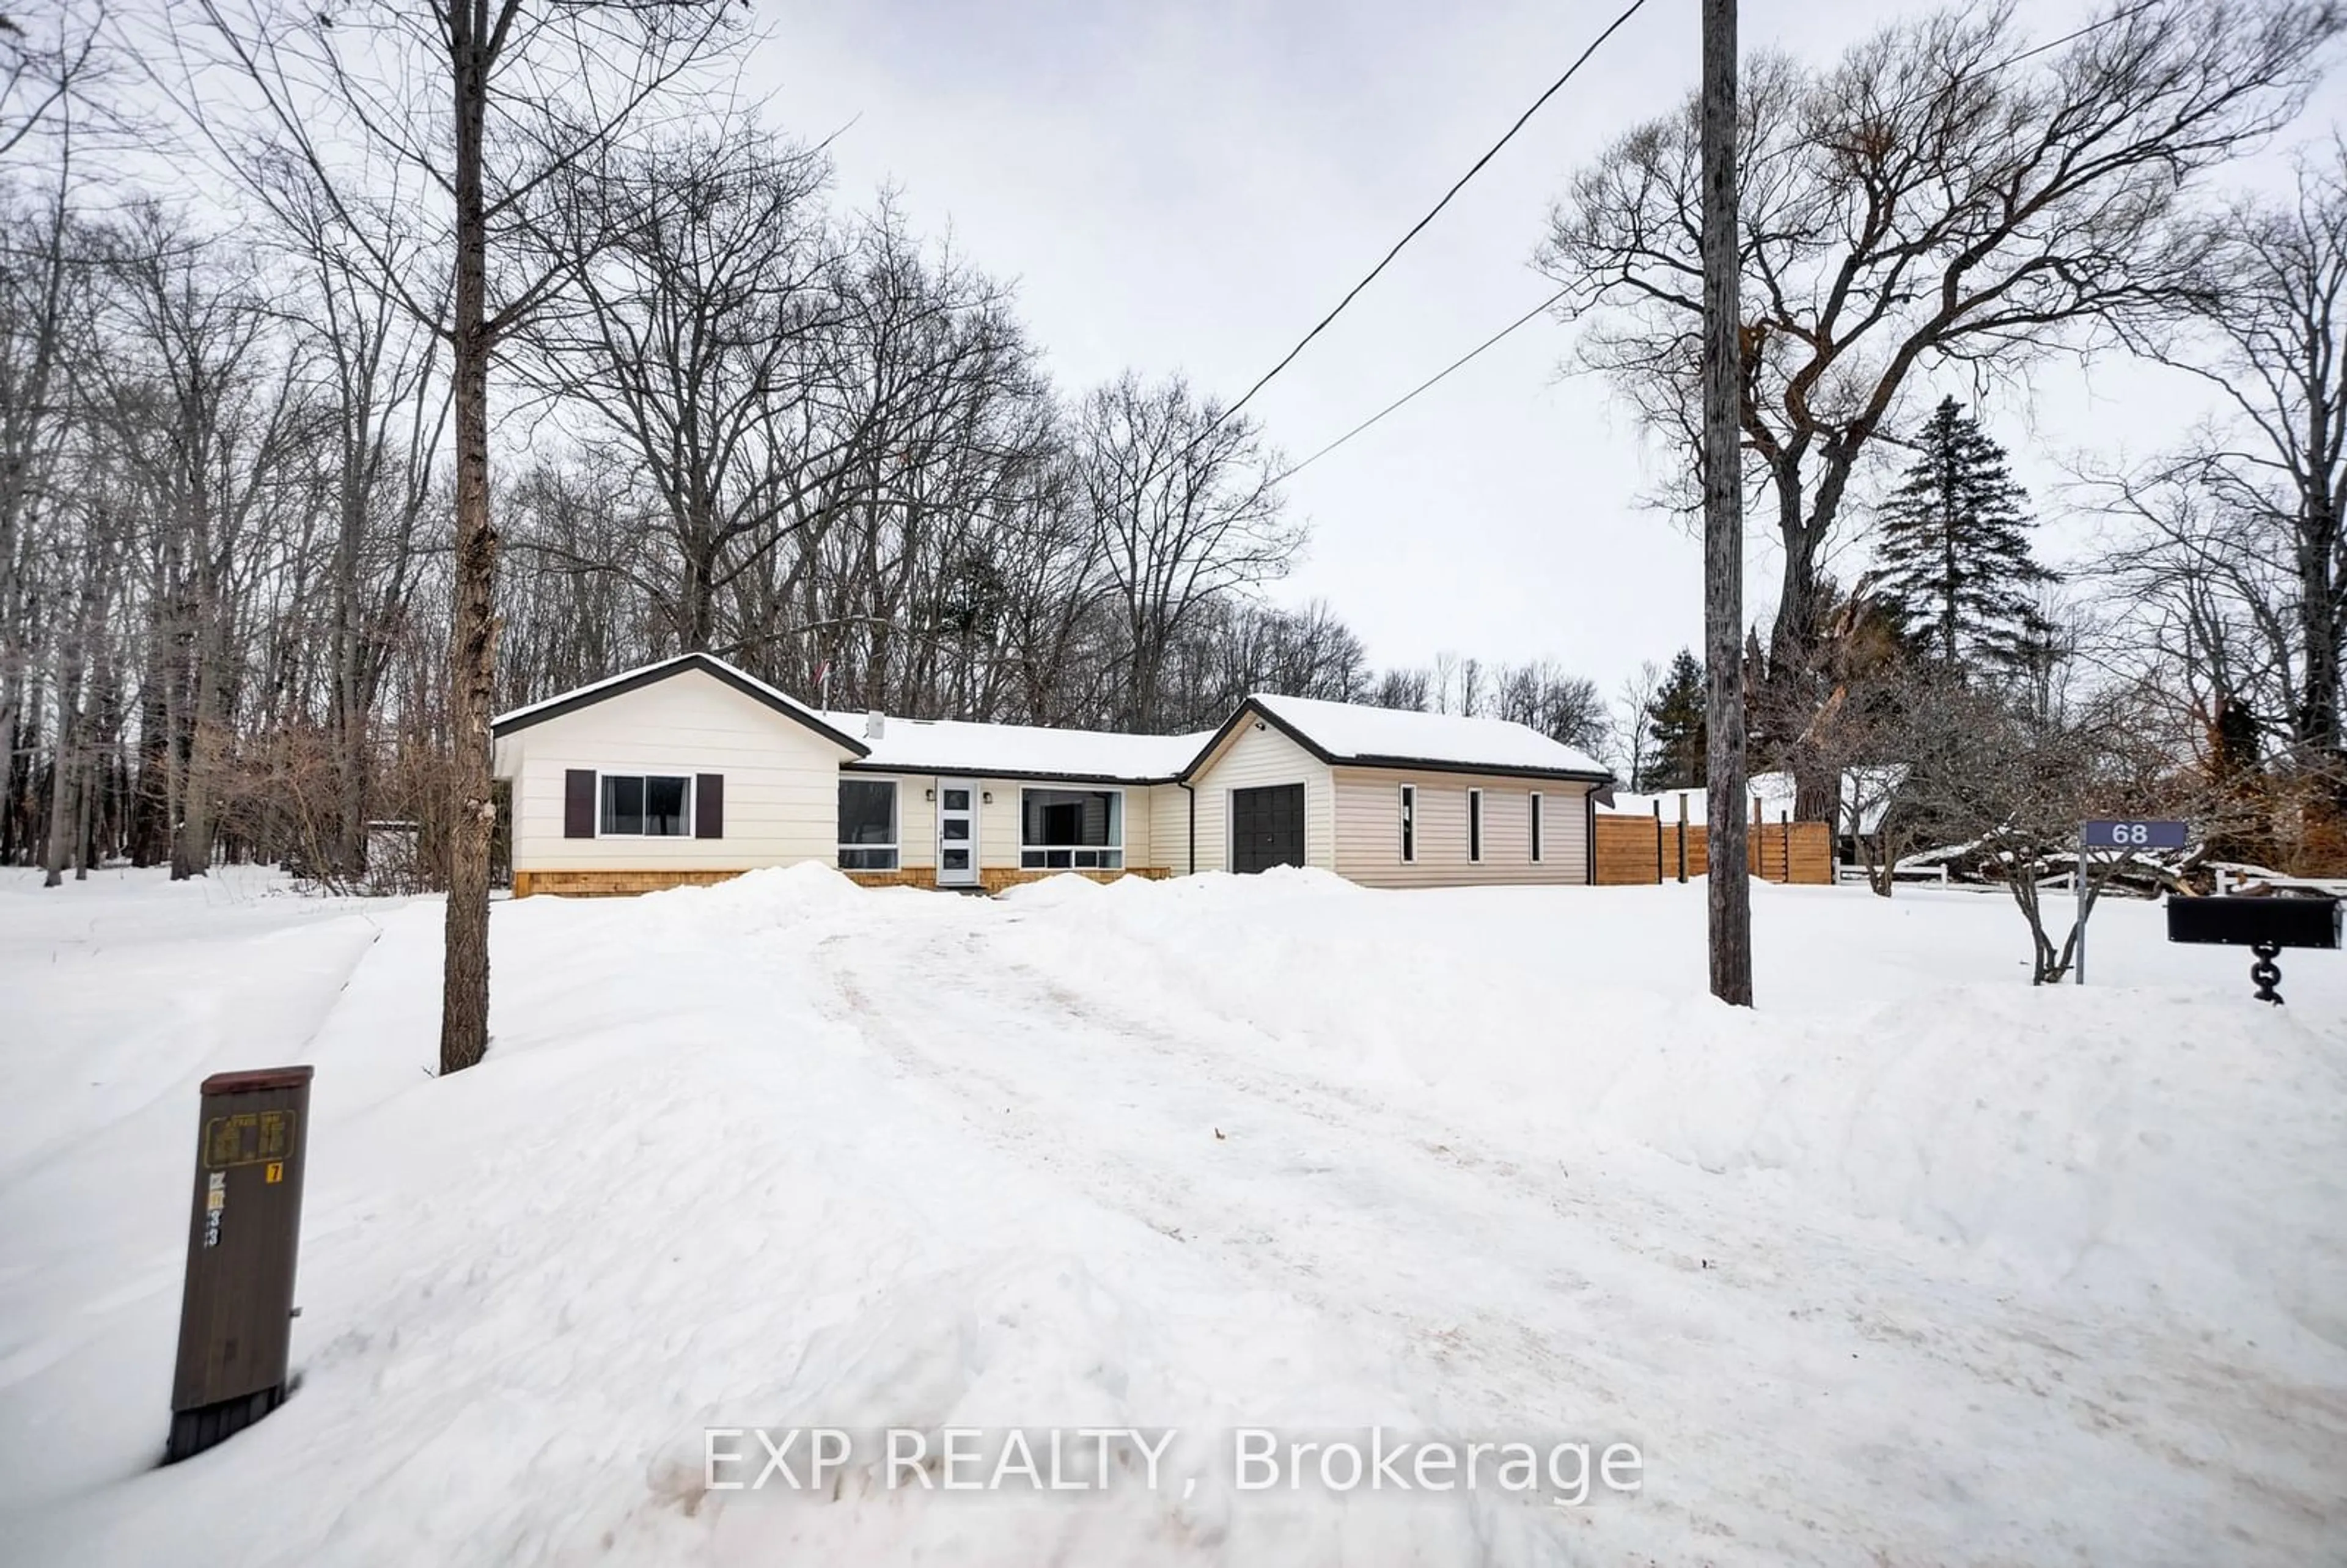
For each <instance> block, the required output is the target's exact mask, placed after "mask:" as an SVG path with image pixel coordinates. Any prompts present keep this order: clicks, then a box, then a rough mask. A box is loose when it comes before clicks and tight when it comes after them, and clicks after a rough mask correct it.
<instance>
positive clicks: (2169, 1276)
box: [0, 867, 2347, 1568]
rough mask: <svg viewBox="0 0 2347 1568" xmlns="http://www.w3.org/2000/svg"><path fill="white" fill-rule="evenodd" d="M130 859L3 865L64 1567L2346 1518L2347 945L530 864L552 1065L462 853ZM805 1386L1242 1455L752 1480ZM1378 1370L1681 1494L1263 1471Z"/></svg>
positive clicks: (1888, 1533) (1947, 1547)
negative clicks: (406, 890)
mask: <svg viewBox="0 0 2347 1568" xmlns="http://www.w3.org/2000/svg"><path fill="white" fill-rule="evenodd" d="M0 891H8V892H13V891H15V889H13V888H10V887H8V886H7V885H6V884H5V883H0ZM63 891H65V892H66V894H67V897H65V898H61V899H60V898H49V899H46V900H36V899H34V898H31V897H24V898H13V897H10V898H0V986H5V987H6V988H7V994H9V995H10V996H12V997H19V998H23V999H26V1005H25V1007H24V1008H23V1009H22V1011H21V1012H20V1014H19V1015H18V1016H17V1017H16V1018H15V1019H14V1020H11V1038H10V1039H9V1040H8V1047H9V1049H8V1050H7V1051H6V1052H5V1053H0V1071H5V1072H6V1073H7V1074H8V1076H7V1078H6V1080H5V1085H0V1086H5V1089H6V1090H7V1091H8V1092H9V1093H10V1095H11V1097H12V1103H14V1104H15V1105H16V1106H17V1107H18V1109H19V1113H20V1117H21V1119H22V1121H23V1122H24V1124H25V1125H26V1126H27V1127H30V1128H35V1129H39V1130H40V1132H39V1134H38V1135H37V1136H36V1138H35V1140H34V1141H33V1142H32V1143H30V1144H27V1145H25V1146H23V1147H22V1149H21V1150H18V1151H13V1152H12V1156H13V1157H8V1158H0V1186H4V1187H5V1196H6V1198H7V1200H8V1204H9V1209H10V1213H11V1214H12V1215H13V1216H15V1217H14V1220H13V1222H12V1226H11V1228H10V1230H9V1231H8V1233H7V1234H6V1236H5V1241H0V1537H5V1539H7V1540H10V1541H12V1542H17V1543H18V1544H17V1545H16V1546H15V1548H13V1549H12V1550H13V1551H14V1552H15V1553H18V1554H21V1555H22V1556H23V1557H24V1558H25V1560H26V1561H93V1562H109V1563H111V1562H123V1563H137V1562H149V1561H159V1560H162V1559H163V1558H165V1557H166V1556H167V1555H168V1556H177V1555H182V1554H195V1555H210V1554H213V1553H227V1552H230V1551H234V1552H236V1553H238V1554H239V1560H240V1561H241V1562H242V1563H247V1564H250V1565H251V1568H270V1565H273V1564H278V1563H285V1564H292V1563H411V1562H417V1561H456V1562H477V1561H491V1562H503V1561H531V1562H548V1563H554V1562H569V1561H583V1560H587V1559H590V1558H591V1559H594V1560H596V1561H599V1562H610V1563H620V1564H634V1563H641V1564H653V1563H660V1564H669V1563H743V1564H749V1563H772V1562H774V1561H777V1560H788V1559H792V1558H804V1559H805V1560H808V1561H817V1562H841V1563H887V1562H913V1561H932V1562H934V1561H946V1560H950V1561H956V1562H963V1561H968V1562H976V1563H1005V1564H1010V1563H1020V1564H1023V1563H1032V1562H1036V1561H1055V1560H1071V1561H1110V1562H1117V1563H1232V1564H1246V1565H1250V1568H1252V1565H1255V1564H1264V1563H1443V1564H1448V1563H1471V1562H1491V1563H1538V1562H1557V1563H1574V1562H1604V1563H1612V1562H1623V1561H1638V1560H1658V1561H1665V1562H1685V1561H1704V1560H1718V1561H1728V1560H1733V1561H1736V1562H1738V1563H1745V1562H1749V1563H1810V1562H1822V1563H1846V1562H1853V1561H1859V1562H1862V1561H1870V1560H1879V1561H1893V1562H1918V1561H1946V1562H1957V1561H1983V1562H1985V1561H2004V1562H2015V1561H2025V1562H2046V1561H2092V1562H2185V1561H2224V1562H2228V1563H2269V1562H2270V1563H2304V1562H2309V1561H2317V1560H2321V1558H2322V1557H2323V1556H2324V1554H2325V1553H2327V1552H2328V1551H2329V1549H2330V1546H2331V1545H2332V1543H2334V1542H2335V1541H2336V1540H2337V1539H2338V1538H2339V1532H2340V1531H2341V1530H2342V1528H2347V1504H2342V1501H2341V1499H2340V1498H2339V1496H2338V1492H2337V1486H2336V1480H2337V1472H2336V1460H2337V1456H2338V1454H2339V1453H2340V1452H2341V1451H2347V1415H2342V1412H2347V1349H2342V1346H2347V1333H2342V1319H2341V1308H2340V1307H2339V1303H2341V1302H2342V1301H2347V1271H2342V1255H2341V1238H2340V1235H2339V1227H2338V1225H2337V1216H2338V1214H2340V1213H2342V1212H2347V1122H2342V1108H2347V1079H2342V1067H2341V1063H2342V1061H2347V1058H2342V1050H2341V1048H2342V1045H2347V1021H2342V1020H2347V973H2342V966H2341V965H2340V964H2338V963H2337V962H2336V961H2333V962H2332V963H2331V964H2329V965H2327V966H2326V965H2325V964H2324V963H2323V962H2322V960H2321V958H2320V957H2317V956H2310V957H2308V958H2306V959H2305V960H2304V961H2303V962H2302V963H2294V964H2292V965H2291V966H2289V968H2290V979H2288V980H2287V981H2286V982H2285V987H2284V989H2285V991H2286V992H2287V993H2288V994H2290V995H2291V1000H2292V1006H2291V1008H2290V1009H2288V1010H2287V1011H2285V1012H2275V1011H2273V1010H2271V1009H2259V1008H2257V1007H2255V1006H2254V1005H2253V1004H2251V1003H2250V1002H2249V1001H2248V999H2247V997H2246V991H2247V985H2246V981H2245V979H2243V977H2242V976H2241V975H2240V973H2239V968H2240V964H2239V961H2238V960H2239V956H2238V955H2234V954H2230V953H2202V952H2187V951H2182V950H2177V949H2169V948H2166V947H2165V946H2164V945H2163V944H2162V943H2161V942H2160V941H2159V940H2158V937H2157V910H2156V909H2154V908H2152V907H2149V906H2121V907H2114V908H2106V911H2105V912H2104V913H2103V914H2100V915H2098V916H2097V918H2096V974H2097V976H2098V983H2097V985H2096V986H2095V987H2093V988H2088V989H2083V990H2034V989H2032V988H2030V987H2029V986H2028V985H2027V984H2026V968H2025V965H2024V961H2023V960H2024V958H2025V948H2024V944H2023V943H2022V941H2021V940H2020V937H2019V930H2020V927H2019V923H2018V922H2017V920H2015V919H2014V917H2013V915H2012V913H2011V911H2010V910H2009V909H2008V908H2006V907H2004V905H2003V903H2002V901H1999V900H1991V899H1983V898H1979V897H1970V896H1966V895H1962V894H1923V895H1914V894H1911V893H1910V892H1908V891H1905V890H1902V891H1901V895H1900V897H1898V898H1897V899H1895V900H1892V901H1890V902H1887V903H1886V902H1884V901H1882V900H1878V899H1875V898H1873V897H1870V896H1868V895H1866V894H1864V893H1861V892H1857V891H1845V890H1837V889H1806V888H1794V889H1783V888H1761V889H1756V897H1757V900H1758V909H1757V930H1758V942H1759V954H1758V966H1757V967H1758V973H1759V976H1760V985H1761V1000H1762V1003H1763V1010H1761V1011H1759V1012H1758V1013H1746V1012H1739V1011H1734V1010H1731V1009H1723V1008H1720V1007H1717V1005H1715V1004H1713V1003H1711V1002H1710V1001H1708V1000H1707V999H1705V998H1704V997H1703V995H1702V969H1701V965H1702V958H1701V949H1700V932H1701V928H1702V914H1703V911H1702V888H1701V887H1700V886H1693V887H1689V888H1685V889H1681V888H1676V887H1661V888H1643V889H1640V888H1633V889H1618V890H1614V889H1607V890H1593V889H1579V888H1566V889H1477V890H1465V891H1460V892H1455V893H1427V894H1389V893H1371V892H1367V891H1364V890H1362V889H1359V888H1356V887H1354V886H1351V885H1349V884H1346V883H1342V882H1340V881H1338V880H1337V879H1336V878H1333V877H1330V876H1327V875H1325V874H1320V873H1310V872H1281V873H1275V874H1270V875H1266V876H1262V877H1256V878H1239V877H1229V876H1201V877H1195V878H1184V879H1180V880H1177V881H1174V882H1172V883H1164V884H1152V883H1147V882H1143V881H1142V880H1140V879H1137V878H1128V879H1125V880H1123V881H1121V882H1118V883H1113V884H1110V885H1107V886H1094V885H1092V884H1091V883H1089V882H1087V881H1085V880H1084V879H1081V878H1074V877H1066V878H1053V879H1050V880H1047V881H1045V882H1042V883H1039V884H1035V885H1032V886H1028V887H1024V888H1021V889H1020V890H1018V891H1017V892H1016V893H1015V894H1014V895H1013V896H1010V897H1005V898H1002V899H999V900H985V899H969V898H951V897H937V896H934V895H924V894H918V893H914V892H909V891H903V890H887V891H880V892H872V891H867V890H864V889H860V888H857V887H856V886H854V885H853V884H851V883H849V882H848V881H847V880H846V878H844V877H841V876H837V875H836V874H835V873H832V872H829V871H825V870H822V869H820V868H808V867H801V868H795V869H793V870H789V871H778V872H767V873H759V874H755V875H753V876H744V877H742V878H739V879H736V880H734V881H733V882H729V883H725V884H723V885H720V886H713V887H709V888H698V889H681V890H678V891H676V892H673V893H668V894H661V895H656V896H652V897H644V898H640V899H632V900H620V899H613V900H578V901H570V900H562V899H530V900H527V901H523V902H519V903H512V904H501V905H500V906H498V907H497V913H496V917H495V919H494V922H493V935H494V938H495V951H494V964H495V968H494V977H495V979H494V985H495V995H496V1004H495V1013H494V1015H493V1018H492V1030H493V1035H494V1040H493V1046H492V1050H491V1052H490V1054H489V1057H488V1059H487V1061H485V1062H484V1063H483V1064H482V1065H481V1066H479V1067H478V1068H476V1069H474V1070H472V1071H467V1072H466V1073H464V1074H462V1075H460V1076H457V1077H455V1078H451V1079H448V1080H446V1081H440V1080H436V1079H434V1078H432V1077H431V1076H430V1075H429V1070H430V1067H431V1065H432V1060H433V1038H434V1028H435V1024H436V1014H437V995H436V975H437V966H438V951H437V937H438V926H439V920H440V914H441V912H440V909H439V907H438V906H437V905H436V904H435V903H433V902H430V901H419V902H416V903H414V904H409V905H405V906H400V905H361V904H357V903H354V902H343V901H333V900H298V899H290V900H269V901H267V903H266V904H265V905H261V906H257V907H251V908H248V909H245V910H244V911H242V912H241V913H231V914H229V915H226V916H222V915H220V913H218V912H216V911H212V910H210V909H208V908H206V907H203V906H201V905H200V904H195V903H185V902H184V901H185V900H186V899H187V896H186V895H184V894H181V893H179V892H176V891H174V892H169V893H163V892H159V891H156V890H154V889H152V888H149V887H145V886H140V885H139V884H138V882H137V881H136V880H135V879H133V880H132V881H130V882H127V883H125V884H124V885H123V886H122V887H121V888H120V889H118V890H116V891H113V892H108V891H105V890H98V889H84V890H82V893H81V894H80V895H78V896H77V895H75V894H74V891H73V890H71V889H67V890H63ZM183 904H184V907H183ZM93 932H95V933H96V935H97V940H96V941H95V942H93V941H91V940H90V939H89V938H90V936H91V934H92V933H93ZM2104 982H2107V983H2104ZM279 1060H306V1061H314V1062H316V1064H317V1067H318V1077H317V1087H316V1094H315V1099H314V1101H313V1126H312V1132H311V1140H312V1142H311V1168H310V1177H309V1180H310V1186H309V1189H308V1194H307V1210H306V1213H305V1216H304V1239H303V1254H302V1289H301V1298H302V1307H303V1316H302V1320H301V1323H300V1324H299V1326H298V1327H297V1333H296V1338H295V1346H296V1348H295V1360H296V1366H297V1369H298V1371H299V1374H300V1376H301V1378H302V1383H301V1388H300V1390H299V1392H298V1393H297V1395H296V1396H295V1398H294V1399H292V1400H291V1401H290V1402H289V1403H288V1404H287V1405H286V1406H285V1408H284V1409H282V1410H281V1411H279V1412H278V1413H277V1414H275V1415H273V1416H272V1417H271V1418H270V1419H268V1420H267V1421H265V1422H263V1423H261V1425H260V1426H259V1427H256V1428H255V1429H253V1430H251V1431H250V1432H247V1433H244V1434H241V1435H240V1436H239V1437H238V1438H237V1439H235V1440H232V1441H231V1442H230V1443H228V1444H226V1445H224V1446H222V1447H221V1448H220V1449H219V1450H214V1451H213V1452H211V1453H209V1454H206V1455H204V1456H201V1457H200V1458H199V1459H198V1460H193V1461H190V1462H189V1463H187V1464H184V1465H180V1466H176V1467H173V1468H171V1469H169V1470H156V1469H152V1468H150V1467H151V1465H152V1461H153V1460H154V1458H155V1455H156V1450H158V1448H159V1443H160V1439H161V1435H162V1430H163V1426H164V1414H165V1412H164V1410H163V1393H164V1390H165V1389H166V1388H167V1387H168V1381H169V1357H170V1354H171V1343H172V1326H173V1321H174V1318H175V1316H176V1312H177V1307H178V1286H179V1261H180V1255H181V1249H182V1247H183V1246H184V1237H185V1225H186V1215H185V1211H184V1204H185V1203H186V1170H185V1161H186V1149H187V1142H188V1132H189V1129H188V1126H187V1123H188V1122H189V1121H190V1120H191V1118H192V1107H193V1084H194V1081H196V1079H197V1078H199V1077H200V1075H201V1074H202V1073H203V1072H205V1071H212V1070H216V1069H218V1068H220V1067H227V1066H251V1065H256V1064H259V1063H261V1062H264V1061H279ZM800 1423H809V1424H823V1425H826V1426H837V1427H844V1428H848V1429H851V1430H873V1429H879V1428H890V1427H903V1428H910V1429H914V1430H919V1431H921V1432H924V1433H928V1434H930V1435H932V1436H933V1437H934V1436H936V1435H938V1434H941V1433H942V1431H943V1430H944V1429H946V1428H947V1427H949V1426H954V1427H958V1426H964V1425H968V1426H977V1427H983V1428H988V1429H993V1430H1001V1429H1005V1428H1011V1427H1020V1428H1035V1429H1040V1428H1046V1427H1056V1428H1062V1429H1071V1428H1075V1427H1080V1426H1102V1427H1133V1428H1140V1429H1147V1430H1164V1429H1178V1430H1179V1432H1180V1433H1181V1436H1180V1438H1179V1440H1178V1443H1177V1446H1176V1447H1175V1449H1174V1450H1173V1451H1172V1453H1171V1454H1170V1455H1169V1457H1168V1459H1167V1460H1166V1463H1167V1466H1168V1473H1169V1475H1171V1476H1178V1477H1181V1478H1183V1480H1184V1482H1185V1483H1188V1482H1194V1485H1192V1484H1184V1485H1180V1486H1176V1485H1171V1484H1169V1485H1167V1486H1165V1487H1163V1488H1161V1489H1158V1490H1151V1489H1149V1488H1147V1487H1146V1486H1143V1485H1138V1484H1129V1483H1130V1482H1131V1481H1132V1480H1133V1475H1134V1474H1136V1473H1137V1472H1136V1471H1133V1465H1134V1464H1135V1463H1137V1461H1136V1460H1134V1459H1133V1457H1132V1455H1131V1454H1130V1453H1129V1452H1128V1453H1126V1454H1125V1455H1124V1456H1123V1457H1122V1459H1120V1460H1118V1461H1117V1462H1118V1464H1119V1465H1120V1466H1121V1467H1122V1470H1121V1472H1120V1473H1121V1474H1122V1475H1123V1477H1124V1480H1125V1481H1126V1482H1128V1484H1119V1485H1116V1486H1113V1487H1112V1488H1111V1489H1110V1490H1108V1491H1103V1492H1100V1493H1094V1494H1085V1495H1083V1496H1081V1497H1054V1496H1050V1495H1043V1496H1036V1495H1031V1494H1002V1495H985V1496H969V1495H949V1494H945V1493H942V1492H933V1491H919V1490H907V1489H902V1488H900V1489H894V1490H892V1489H889V1488H887V1487H886V1486H884V1485H882V1484H880V1482H879V1478H878V1477H877V1476H876V1472H875V1471H872V1470H871V1469H869V1468H861V1469H856V1470H854V1471H851V1472H850V1473H849V1474H848V1475H847V1476H846V1477H845V1478H843V1479H842V1481H841V1484H840V1487H839V1488H838V1490H837V1492H836V1494H835V1495H827V1496H825V1497H824V1498H821V1499H806V1498H792V1497H790V1496H787V1495H783V1494H775V1493H755V1494H753V1493H734V1492H716V1491H709V1490H707V1489H706V1488H705V1487H704V1485H703V1484H702V1482H703V1473H702V1460H703V1444H704V1441H705V1438H704V1432H705V1430H707V1429H709V1428H711V1427H712V1426H714V1427H727V1426H737V1425H738V1426H752V1425H755V1426H761V1427H786V1426H790V1425H793V1424H800ZM1372 1425H1384V1426H1386V1427H1388V1428H1389V1429H1390V1430H1398V1431H1402V1432H1409V1433H1417V1434H1450V1435H1464V1436H1470V1437H1475V1436H1481V1437H1502V1436H1512V1435H1525V1436H1530V1435H1542V1436H1547V1437H1553V1438H1567V1439H1578V1440H1586V1441H1591V1442H1594V1443H1597V1444H1603V1443H1604V1442H1606V1441H1609V1440H1615V1439H1633V1440H1636V1441H1638V1442H1639V1443H1640V1445H1641V1447H1642V1449H1643V1450H1644V1451H1645V1456H1646V1460H1647V1466H1648V1471H1647V1473H1648V1476H1649V1484H1648V1489H1647V1490H1646V1491H1645V1492H1644V1493H1643V1494H1642V1495H1640V1496H1639V1497H1637V1498H1635V1499H1631V1500H1627V1501H1616V1502H1615V1503H1614V1504H1613V1505H1611V1506H1594V1507H1591V1508H1588V1509H1583V1510H1562V1509H1553V1508H1549V1507H1546V1506H1541V1505H1536V1504H1528V1503H1526V1502H1525V1501H1522V1500H1521V1499H1516V1498H1511V1497H1507V1496H1504V1495H1501V1494H1496V1493H1492V1492H1488V1491H1487V1492H1483V1493H1480V1494H1469V1493H1464V1492H1450V1493H1445V1494H1437V1495H1425V1494H1421V1495H1415V1496H1412V1497H1409V1498H1407V1499H1397V1498H1394V1497H1390V1496H1385V1497H1379V1496H1373V1495H1368V1494H1366V1493H1358V1494H1351V1495H1332V1494H1331V1493H1329V1492H1328V1491H1326V1490H1324V1489H1320V1488H1317V1487H1307V1488H1304V1489H1301V1490H1298V1491H1292V1492H1291V1491H1285V1490H1281V1491H1274V1492H1270V1493H1261V1492H1245V1493H1242V1492H1240V1491H1237V1490H1236V1489H1235V1486H1234V1485H1233V1484H1232V1480H1231V1476H1230V1472H1229V1470H1228V1467H1227V1466H1226V1465H1225V1464H1221V1463H1217V1462H1215V1461H1216V1456H1217V1453H1218V1451H1219V1445H1220V1444H1221V1443H1222V1440H1224V1438H1225V1436H1226V1435H1227V1434H1228V1432H1229V1431H1230V1430H1232V1429H1233V1428H1235V1427H1238V1426H1248V1427H1266V1428H1275V1429H1278V1430H1281V1431H1282V1432H1283V1433H1286V1434H1288V1435H1289V1436H1291V1437H1292V1436H1299V1435H1306V1434H1324V1435H1325V1434H1329V1433H1346V1434H1362V1433H1366V1431H1367V1430H1368V1428H1369V1427H1370V1426H1372ZM263 1518H265V1519H266V1520H267V1521H268V1527H267V1529H266V1530H264V1531H259V1532H256V1531H255V1530H254V1528H253V1521H254V1520H256V1519H263ZM1723 1542H1732V1543H1733V1545H1732V1547H1731V1546H1725V1545H1723V1544H1722V1543H1723ZM1723 1553H1726V1554H1727V1555H1723Z"/></svg>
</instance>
